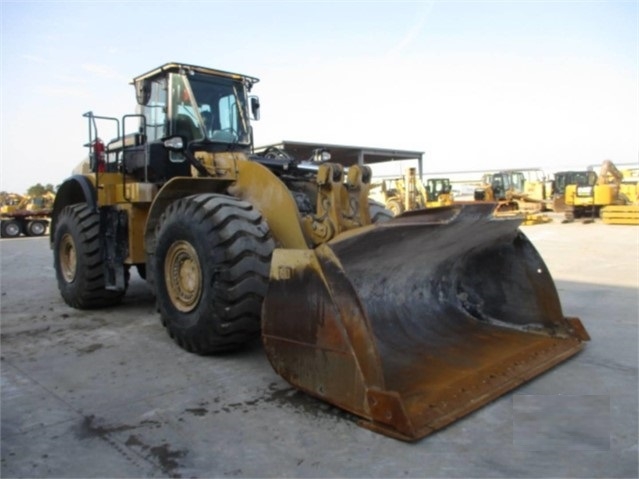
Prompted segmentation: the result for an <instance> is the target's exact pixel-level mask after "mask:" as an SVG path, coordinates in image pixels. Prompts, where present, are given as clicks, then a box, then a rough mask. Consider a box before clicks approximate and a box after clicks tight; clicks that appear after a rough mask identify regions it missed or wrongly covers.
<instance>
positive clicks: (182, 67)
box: [50, 63, 589, 441]
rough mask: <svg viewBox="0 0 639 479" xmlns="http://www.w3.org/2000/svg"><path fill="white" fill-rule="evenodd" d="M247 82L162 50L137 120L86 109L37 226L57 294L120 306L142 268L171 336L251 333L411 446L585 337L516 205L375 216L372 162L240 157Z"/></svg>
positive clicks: (248, 146) (143, 80)
mask: <svg viewBox="0 0 639 479" xmlns="http://www.w3.org/2000/svg"><path fill="white" fill-rule="evenodd" d="M257 81H258V80H257V78H254V77H250V76H246V75H241V74H236V73H229V72H225V71H222V70H216V69H212V68H206V67H199V66H194V65H187V64H179V63H168V64H165V65H162V66H160V67H158V68H155V69H154V70H151V71H149V72H148V73H145V74H142V75H140V76H138V77H136V78H134V79H133V85H134V88H135V92H136V99H137V103H138V112H137V113H136V114H129V115H124V116H123V117H122V118H121V119H119V118H110V117H101V116H97V115H94V114H93V113H91V112H88V113H86V114H85V117H86V118H87V119H88V121H89V138H88V142H87V143H86V146H87V147H88V148H89V158H90V162H89V168H88V172H87V173H85V174H75V175H73V176H71V177H70V178H68V179H67V180H66V181H64V182H63V183H62V185H61V186H60V187H59V189H58V191H57V196H56V199H55V203H54V207H53V218H52V224H51V237H50V240H51V248H52V251H53V258H54V268H55V272H56V279H57V284H58V288H59V290H60V294H61V296H62V298H63V299H64V301H65V302H66V303H67V304H68V305H69V306H71V307H74V308H79V309H87V308H101V307H103V308H107V307H111V306H114V305H116V304H118V303H119V302H120V301H121V300H122V298H123V297H124V295H125V293H126V290H127V287H128V281H129V271H130V269H131V268H133V267H136V268H137V270H138V272H139V273H140V275H141V276H142V277H145V278H146V279H147V281H148V284H149V286H150V288H151V290H152V291H153V293H154V295H155V297H156V304H157V309H158V311H159V315H160V317H161V320H162V324H163V325H164V327H165V328H166V329H167V331H168V333H169V335H170V336H171V337H172V338H173V339H174V340H175V342H176V343H177V344H178V345H179V346H180V347H182V348H184V349H185V350H187V351H190V352H193V353H197V354H215V353H219V352H223V351H229V350H232V349H238V348H240V347H243V346H245V345H246V344H249V343H251V341H252V340H253V339H254V338H257V337H260V335H261V339H262V344H263V347H264V350H265V352H266V356H267V357H268V359H269V361H270V363H271V365H272V367H273V369H274V370H275V371H276V372H277V373H278V374H279V375H281V376H282V377H283V378H284V379H285V380H287V381H289V382H290V383H291V384H292V385H294V386H295V387H297V388H299V389H300V390H303V391H305V392H307V393H308V394H310V395H312V396H315V397H317V398H320V399H321V400H324V401H327V402H329V403H331V404H334V405H336V406H338V407H340V408H343V409H345V410H347V411H349V412H351V413H352V414H354V415H357V416H359V417H360V418H361V425H363V426H365V427H368V428H370V429H371V430H374V431H377V432H380V433H383V434H386V435H388V436H392V437H394V438H398V439H402V440H406V441H412V440H416V439H419V438H421V437H424V436H426V435H428V434H430V433H432V432H434V431H436V430H438V429H440V428H442V427H445V426H446V425H448V424H450V423H452V422H454V421H456V420H458V419H459V418H461V417H462V416H465V415H467V414H469V413H470V412H472V411H474V410H476V409H478V408H479V407H481V406H483V405H485V404H487V403H489V402H490V401H492V400H494V399H496V398H497V397H499V396H501V395H503V394H505V393H507V392H508V391H510V390H512V389H514V388H516V387H518V386H520V385H521V384H522V383H524V382H526V381H528V380H530V379H531V378H533V377H535V376H537V375H539V374H541V373H543V372H544V371H546V370H548V369H550V368H552V367H553V366H555V365H557V364H559V363H561V362H563V361H565V360H566V359H568V358H569V357H570V356H573V355H574V354H576V353H577V352H579V351H580V350H581V349H582V347H583V344H584V342H585V341H587V340H588V339H589V337H588V334H587V332H586V330H585V329H584V328H583V326H582V324H581V322H580V321H579V320H578V319H576V318H571V317H566V316H564V313H563V311H562V308H561V304H560V301H559V295H558V293H557V289H556V287H555V284H554V282H553V280H552V277H551V275H550V272H549V270H548V268H547V267H546V265H545V264H544V261H543V260H542V258H541V257H540V255H539V253H538V252H537V251H536V250H535V247H534V246H533V244H532V243H531V242H530V241H529V240H528V239H527V237H526V236H525V234H524V233H523V232H522V231H521V230H520V229H519V226H520V225H521V221H522V219H521V218H506V217H497V216H495V215H494V210H495V206H496V205H495V204H494V203H488V202H482V203H479V202H468V203H464V204H457V203H453V204H452V205H448V206H442V207H438V208H423V209H420V210H411V211H406V212H404V213H403V214H401V215H399V216H397V217H390V216H389V215H386V217H385V219H386V221H381V219H384V218H382V217H378V216H377V215H376V214H375V212H376V211H378V210H379V209H380V205H379V204H377V203H375V202H372V201H371V200H370V199H369V188H370V182H371V169H370V167H368V166H367V165H360V164H356V165H353V166H349V167H348V169H346V168H344V167H343V166H342V165H340V164H337V163H331V162H330V161H325V160H324V159H322V158H318V159H317V161H309V160H308V159H295V158H291V157H290V156H288V155H284V156H277V155H275V156H267V155H260V154H256V153H255V152H254V150H253V143H252V139H253V135H252V125H251V121H250V120H251V119H252V120H256V119H257V118H258V113H259V101H258V99H257V97H255V96H252V95H250V94H249V92H250V90H251V88H252V87H253V86H254V85H255V84H256V83H257ZM104 122H107V123H108V124H116V125H117V126H118V129H117V131H118V132H120V133H119V135H118V137H117V138H114V139H113V140H111V141H109V142H107V143H106V144H104V143H102V142H101V141H100V140H99V139H100V136H99V135H98V125H102V123H104ZM382 208H383V207H382ZM376 217H378V218H380V221H378V222H374V220H373V218H376ZM105 315H106V316H105V317H108V309H107V310H106V311H105ZM167 360H170V358H167ZM158 367H159V368H161V367H162V365H161V364H158ZM211 367H212V371H211V374H215V361H213V362H211Z"/></svg>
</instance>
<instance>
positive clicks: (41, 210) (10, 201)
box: [0, 191, 55, 238]
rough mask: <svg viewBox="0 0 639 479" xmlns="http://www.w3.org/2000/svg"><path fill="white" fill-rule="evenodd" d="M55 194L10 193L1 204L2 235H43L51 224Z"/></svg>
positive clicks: (0, 227) (14, 236)
mask: <svg viewBox="0 0 639 479" xmlns="http://www.w3.org/2000/svg"><path fill="white" fill-rule="evenodd" d="M54 199H55V194H53V193H51V192H48V191H47V192H45V193H44V194H43V195H24V196H23V195H20V194H17V193H10V194H8V195H6V196H5V197H4V198H3V199H2V204H1V205H0V236H1V237H2V238H16V237H18V236H20V235H25V236H43V235H44V234H45V233H46V231H47V228H48V226H49V218H50V216H51V211H52V208H53V201H54Z"/></svg>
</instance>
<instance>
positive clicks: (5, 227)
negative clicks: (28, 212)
mask: <svg viewBox="0 0 639 479" xmlns="http://www.w3.org/2000/svg"><path fill="white" fill-rule="evenodd" d="M0 233H1V234H2V237H3V238H17V237H18V236H20V233H22V227H21V226H20V222H19V221H17V220H2V225H0Z"/></svg>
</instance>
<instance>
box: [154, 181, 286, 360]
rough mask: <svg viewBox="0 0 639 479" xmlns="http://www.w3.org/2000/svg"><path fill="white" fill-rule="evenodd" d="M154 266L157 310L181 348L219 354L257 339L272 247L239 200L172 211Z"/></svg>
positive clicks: (209, 199) (201, 199)
mask: <svg viewBox="0 0 639 479" xmlns="http://www.w3.org/2000/svg"><path fill="white" fill-rule="evenodd" d="M156 231H157V247H156V249H155V254H154V256H153V257H152V258H153V259H152V262H151V265H149V266H150V267H152V268H153V282H154V287H155V292H156V297H157V303H158V310H159V312H160V315H161V317H162V323H163V324H164V326H165V327H166V329H167V331H168V332H169V335H170V336H171V337H172V338H173V339H174V341H175V342H176V343H177V344H178V345H179V346H180V347H182V348H183V349H185V350H187V351H190V352H193V353H196V354H202V355H204V354H214V353H220V352H224V351H229V350H233V349H238V348H240V347H242V346H244V345H246V344H247V343H249V342H250V341H252V340H254V339H256V338H258V337H259V333H260V322H261V320H260V316H261V308H262V302H263V299H264V296H265V295H266V290H267V286H268V281H269V270H270V262H271V256H272V253H273V249H274V242H273V240H272V238H271V234H270V231H269V229H268V226H267V225H266V223H265V222H264V221H263V219H262V216H261V214H260V213H259V212H258V211H257V210H256V209H254V208H253V206H252V205H251V204H250V203H248V202H246V201H242V200H238V199H236V198H233V197H230V196H226V195H218V194H200V195H193V196H188V197H185V198H182V199H179V200H177V201H175V202H174V203H172V204H171V205H169V206H168V207H167V209H166V211H165V212H164V213H163V215H162V217H161V218H160V221H159V223H158V229H157V230H156Z"/></svg>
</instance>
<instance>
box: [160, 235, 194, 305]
mask: <svg viewBox="0 0 639 479" xmlns="http://www.w3.org/2000/svg"><path fill="white" fill-rule="evenodd" d="M164 278H165V281H166V289H167V292H168V294H169V297H170V298H171V302H172V303H173V305H174V306H175V308H176V309H177V310H179V311H181V312H183V313H188V312H190V311H192V310H193V309H194V308H195V306H196V305H197V304H198V301H199V300H200V296H201V295H202V268H201V267H200V260H199V258H198V256H197V253H196V251H195V249H194V248H193V246H191V244H190V243H187V242H186V241H176V242H175V243H173V244H172V245H171V247H170V248H169V250H168V251H167V254H166V260H165V262H164Z"/></svg>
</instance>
